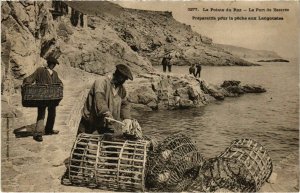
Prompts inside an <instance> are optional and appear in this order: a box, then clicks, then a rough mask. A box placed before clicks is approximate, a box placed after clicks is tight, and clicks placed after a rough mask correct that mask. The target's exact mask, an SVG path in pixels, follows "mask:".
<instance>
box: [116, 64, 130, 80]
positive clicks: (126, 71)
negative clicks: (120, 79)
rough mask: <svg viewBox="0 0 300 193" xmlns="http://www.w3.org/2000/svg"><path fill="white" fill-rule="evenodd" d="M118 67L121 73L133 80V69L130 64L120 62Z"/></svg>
mask: <svg viewBox="0 0 300 193" xmlns="http://www.w3.org/2000/svg"><path fill="white" fill-rule="evenodd" d="M116 68H117V71H119V72H120V73H121V74H123V75H124V76H126V77H127V78H128V79H130V80H133V76H132V73H131V70H130V69H129V67H128V66H126V65H125V64H118V65H117V66H116Z"/></svg>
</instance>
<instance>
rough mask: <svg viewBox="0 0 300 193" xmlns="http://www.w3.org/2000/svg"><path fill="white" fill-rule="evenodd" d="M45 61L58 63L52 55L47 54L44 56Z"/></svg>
mask: <svg viewBox="0 0 300 193" xmlns="http://www.w3.org/2000/svg"><path fill="white" fill-rule="evenodd" d="M46 60H47V63H52V64H59V62H58V60H57V59H56V58H54V57H53V56H49V57H47V58H46Z"/></svg>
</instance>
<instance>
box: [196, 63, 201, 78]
mask: <svg viewBox="0 0 300 193" xmlns="http://www.w3.org/2000/svg"><path fill="white" fill-rule="evenodd" d="M201 69H202V67H201V64H200V63H198V64H196V73H195V77H196V78H197V77H198V78H200V73H201Z"/></svg>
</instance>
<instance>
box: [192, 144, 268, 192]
mask: <svg viewBox="0 0 300 193" xmlns="http://www.w3.org/2000/svg"><path fill="white" fill-rule="evenodd" d="M272 170H273V166H272V161H271V158H270V156H269V155H268V152H267V150H266V149H265V148H264V147H263V146H262V145H261V144H259V143H257V142H256V141H254V140H252V139H239V140H234V141H233V142H232V143H231V145H230V146H229V147H228V148H226V149H225V151H224V152H223V153H221V154H220V155H219V156H217V157H215V158H212V159H209V160H207V161H206V162H205V164H204V166H203V168H202V170H201V171H200V172H199V176H198V177H197V179H196V180H195V181H194V182H193V184H192V185H191V186H190V187H189V190H197V191H210V192H211V191H216V190H218V189H227V190H230V191H234V192H256V191H258V190H259V189H260V188H261V186H262V185H263V183H265V182H266V181H267V180H268V179H269V177H270V176H271V174H272Z"/></svg>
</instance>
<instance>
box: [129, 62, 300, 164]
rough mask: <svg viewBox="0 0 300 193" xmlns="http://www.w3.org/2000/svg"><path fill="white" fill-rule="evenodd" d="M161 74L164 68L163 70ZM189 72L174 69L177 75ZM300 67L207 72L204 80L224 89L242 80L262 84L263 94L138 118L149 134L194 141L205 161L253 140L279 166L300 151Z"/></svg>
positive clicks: (265, 66) (266, 65) (269, 66)
mask: <svg viewBox="0 0 300 193" xmlns="http://www.w3.org/2000/svg"><path fill="white" fill-rule="evenodd" d="M158 69H159V70H162V69H161V66H160V67H159V68H158ZM187 71H188V67H177V66H174V69H173V73H178V74H179V73H180V74H183V73H187ZM298 76H299V67H298V63H297V62H290V63H262V66H253V67H206V66H204V67H202V72H201V77H202V78H203V79H204V80H206V81H207V82H210V83H214V84H221V83H222V82H223V81H224V80H240V81H241V82H242V84H245V83H249V84H259V85H262V86H263V87H265V88H266V89H267V92H266V93H262V94H246V95H243V96H241V97H238V98H226V99H225V100H224V101H220V102H215V103H212V104H209V105H207V106H205V107H200V108H194V109H189V110H175V111H155V112H146V113H141V114H139V115H135V118H136V119H138V121H139V123H140V124H141V126H142V128H143V131H144V133H145V134H147V135H150V136H155V137H158V138H160V139H161V138H164V137H167V136H168V135H170V134H173V133H177V132H179V131H183V132H185V133H186V134H187V135H189V136H191V137H192V138H193V139H194V140H195V141H196V143H197V146H198V148H199V150H200V152H202V154H203V156H205V157H214V156H217V155H218V154H219V153H220V152H222V151H223V150H224V149H225V148H226V147H228V146H229V144H230V142H231V141H232V140H234V139H240V138H251V139H254V140H256V141H257V142H259V143H261V144H262V145H264V146H265V147H266V148H267V149H268V150H269V153H270V156H271V158H272V159H273V161H274V162H275V163H276V162H277V163H278V162H279V161H280V160H282V159H283V158H285V157H286V156H287V155H289V154H290V153H293V152H298V150H299V111H298V109H299V89H298V83H299V77H298Z"/></svg>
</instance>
